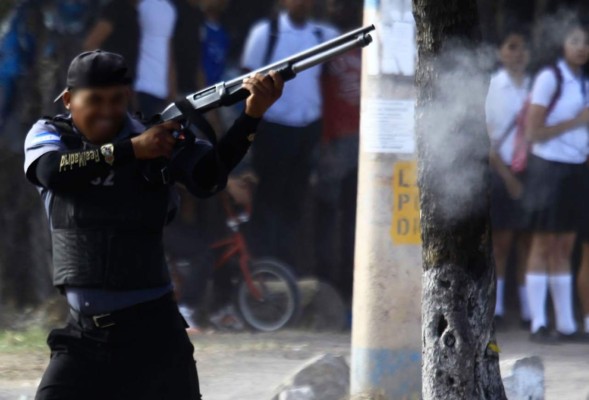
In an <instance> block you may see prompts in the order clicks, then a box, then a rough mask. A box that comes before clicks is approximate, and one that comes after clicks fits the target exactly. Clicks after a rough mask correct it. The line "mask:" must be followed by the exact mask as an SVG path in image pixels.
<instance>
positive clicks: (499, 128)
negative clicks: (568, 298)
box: [485, 28, 530, 325]
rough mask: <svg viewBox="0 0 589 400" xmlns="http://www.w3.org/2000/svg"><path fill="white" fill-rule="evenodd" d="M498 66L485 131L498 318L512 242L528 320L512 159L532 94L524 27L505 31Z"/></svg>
mask: <svg viewBox="0 0 589 400" xmlns="http://www.w3.org/2000/svg"><path fill="white" fill-rule="evenodd" d="M497 54H498V57H499V60H500V62H501V67H500V69H499V70H498V71H497V72H496V73H495V74H494V75H493V77H492V78H491V82H490V84H489V92H488V94H487V100H486V104H485V111H486V119H487V130H488V133H489V137H490V139H491V154H490V162H491V167H492V169H491V172H492V175H491V177H492V190H491V221H492V225H493V252H494V255H495V265H496V270H497V296H496V303H495V321H496V324H497V325H499V324H500V323H501V321H502V317H503V315H504V312H505V310H504V292H505V270H506V267H507V260H508V258H509V254H510V253H511V248H512V245H513V244H514V243H517V250H518V251H517V253H518V257H517V258H518V260H517V268H518V284H519V291H518V292H519V299H520V315H521V320H522V322H524V323H527V322H529V320H530V312H529V307H528V301H527V299H528V297H527V292H526V288H525V259H526V257H527V248H528V245H527V244H528V243H527V242H528V238H527V235H524V234H523V233H521V232H520V231H521V228H522V226H521V225H522V209H521V206H520V203H519V199H520V197H521V195H522V192H523V184H522V181H521V177H519V176H516V175H515V174H514V173H513V172H511V170H510V165H511V160H512V157H513V151H514V143H515V135H516V130H517V124H516V122H517V117H518V115H520V113H521V111H522V108H523V106H524V104H525V101H526V99H527V97H528V90H529V87H530V77H529V76H528V74H527V72H526V68H527V67H528V64H529V59H530V55H529V50H528V37H527V34H526V32H524V31H523V30H521V29H519V28H516V29H513V28H511V29H507V30H506V31H505V32H504V33H503V35H502V37H501V38H500V40H499V41H498V52H497Z"/></svg>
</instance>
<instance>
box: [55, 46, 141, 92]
mask: <svg viewBox="0 0 589 400" xmlns="http://www.w3.org/2000/svg"><path fill="white" fill-rule="evenodd" d="M131 82H133V78H132V77H131V72H130V71H129V68H128V67H127V63H126V62H125V59H124V58H123V56H121V55H120V54H116V53H111V52H108V51H102V50H94V51H85V52H84V53H81V54H78V55H77V56H76V57H75V58H74V59H73V60H72V62H71V63H70V66H69V68H68V70H67V79H66V87H65V89H64V90H63V91H62V92H61V93H60V94H59V96H57V97H56V98H55V101H58V100H59V99H61V97H62V96H63V94H64V93H65V92H67V91H68V90H72V89H80V88H91V87H107V86H117V85H129V84H131Z"/></svg>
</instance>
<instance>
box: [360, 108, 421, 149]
mask: <svg viewBox="0 0 589 400" xmlns="http://www.w3.org/2000/svg"><path fill="white" fill-rule="evenodd" d="M414 115H415V101H414V100H380V99H365V100H363V102H362V117H361V127H360V131H361V132H362V135H361V141H362V151H365V152H368V153H398V154H413V153H414V152H415V138H414V136H413V134H414V127H415V120H414Z"/></svg>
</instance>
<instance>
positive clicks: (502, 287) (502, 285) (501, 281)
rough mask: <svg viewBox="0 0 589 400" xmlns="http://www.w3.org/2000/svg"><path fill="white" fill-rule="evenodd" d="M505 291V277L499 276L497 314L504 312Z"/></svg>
mask: <svg viewBox="0 0 589 400" xmlns="http://www.w3.org/2000/svg"><path fill="white" fill-rule="evenodd" d="M504 293H505V278H497V298H496V299H495V316H496V317H497V316H499V317H502V316H503V314H504V307H503V296H504Z"/></svg>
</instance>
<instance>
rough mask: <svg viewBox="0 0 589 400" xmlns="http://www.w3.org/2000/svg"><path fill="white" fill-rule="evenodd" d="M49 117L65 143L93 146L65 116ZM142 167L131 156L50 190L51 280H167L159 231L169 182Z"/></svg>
mask: <svg viewBox="0 0 589 400" xmlns="http://www.w3.org/2000/svg"><path fill="white" fill-rule="evenodd" d="M50 123H51V124H52V125H54V126H56V127H57V128H58V130H59V132H60V134H61V138H62V141H63V142H64V143H65V144H66V146H67V147H68V149H70V150H82V149H89V148H96V147H95V146H93V145H92V144H90V143H87V142H86V141H85V140H84V138H83V137H82V136H81V135H78V134H77V133H74V131H73V129H72V127H71V125H68V121H65V122H64V120H59V119H54V120H53V121H51V122H50ZM143 167H144V165H143V164H142V163H140V162H130V163H128V164H126V165H124V166H119V167H117V168H116V169H113V170H112V171H111V172H110V173H108V174H107V175H106V176H102V177H100V178H97V179H95V180H94V181H93V182H91V183H90V184H87V185H86V186H81V187H76V188H72V189H71V190H68V191H67V192H65V191H60V192H54V193H53V200H52V202H51V206H50V208H49V217H50V220H51V227H52V242H53V267H54V275H53V283H54V285H55V286H57V287H63V286H78V287H94V288H102V289H109V290H135V289H148V288H154V287H160V286H164V285H166V284H169V283H170V276H169V273H168V268H167V265H166V260H165V256H164V248H163V241H162V232H163V228H164V225H165V224H166V220H167V217H168V204H169V199H170V190H171V189H170V188H171V187H170V185H168V184H162V183H150V182H149V181H148V180H147V179H146V178H145V176H144V171H145V169H144V168H143Z"/></svg>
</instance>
